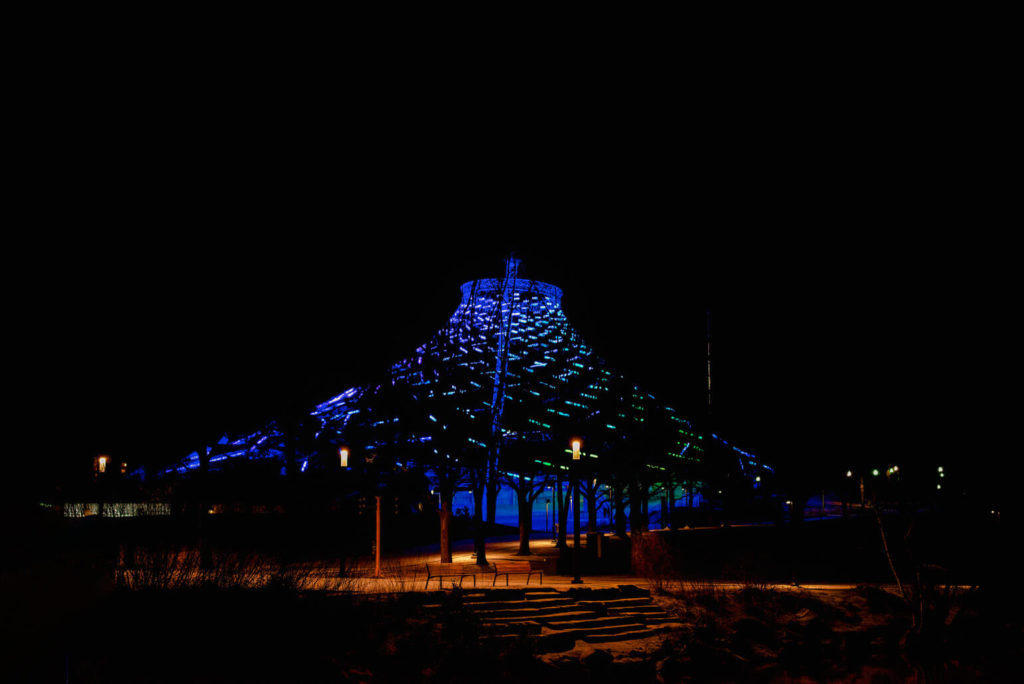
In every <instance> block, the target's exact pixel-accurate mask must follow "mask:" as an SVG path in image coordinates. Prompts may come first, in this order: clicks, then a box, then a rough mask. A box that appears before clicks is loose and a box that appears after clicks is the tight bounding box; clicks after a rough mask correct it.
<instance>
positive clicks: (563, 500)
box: [556, 475, 572, 550]
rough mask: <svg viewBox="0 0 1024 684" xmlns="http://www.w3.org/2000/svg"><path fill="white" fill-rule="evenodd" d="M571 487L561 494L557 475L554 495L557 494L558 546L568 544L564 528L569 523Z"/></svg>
mask: <svg viewBox="0 0 1024 684" xmlns="http://www.w3.org/2000/svg"><path fill="white" fill-rule="evenodd" d="M571 489H572V487H567V488H566V492H565V495H564V496H563V495H562V477H561V475H559V477H558V487H557V493H556V496H558V548H559V549H563V550H564V549H568V548H569V545H568V543H566V541H565V540H566V528H567V527H568V523H569V491H570V490H571Z"/></svg>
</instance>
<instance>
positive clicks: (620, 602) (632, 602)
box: [578, 596, 651, 608]
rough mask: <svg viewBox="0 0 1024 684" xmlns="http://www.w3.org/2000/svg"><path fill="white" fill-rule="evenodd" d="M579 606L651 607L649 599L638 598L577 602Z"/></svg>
mask: <svg viewBox="0 0 1024 684" xmlns="http://www.w3.org/2000/svg"><path fill="white" fill-rule="evenodd" d="M578 603H579V604H580V605H581V606H585V605H587V604H588V603H600V604H602V605H605V606H608V607H609V608H618V607H620V606H649V605H651V599H649V598H647V597H644V596H638V597H635V598H609V599H593V600H583V601H578Z"/></svg>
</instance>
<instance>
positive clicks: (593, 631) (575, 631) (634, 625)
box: [542, 622, 645, 639]
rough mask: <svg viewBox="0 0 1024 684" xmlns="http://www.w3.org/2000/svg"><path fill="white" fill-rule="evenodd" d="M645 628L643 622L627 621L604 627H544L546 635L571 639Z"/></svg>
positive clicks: (629, 631) (630, 632) (624, 632)
mask: <svg viewBox="0 0 1024 684" xmlns="http://www.w3.org/2000/svg"><path fill="white" fill-rule="evenodd" d="M643 629H645V627H644V625H643V623H641V622H627V623H623V624H621V625H605V626H604V627H574V628H571V629H551V628H550V627H544V630H543V632H542V633H543V634H544V635H559V634H560V635H563V636H567V637H569V638H571V639H585V638H588V637H592V636H611V635H613V634H632V633H633V632H637V631H640V630H643Z"/></svg>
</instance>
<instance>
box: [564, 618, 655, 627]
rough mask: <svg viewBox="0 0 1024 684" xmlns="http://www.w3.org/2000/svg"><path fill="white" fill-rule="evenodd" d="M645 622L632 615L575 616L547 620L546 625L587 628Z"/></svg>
mask: <svg viewBox="0 0 1024 684" xmlns="http://www.w3.org/2000/svg"><path fill="white" fill-rule="evenodd" d="M632 624H643V621H641V620H637V619H636V618H632V617H595V618H584V619H580V618H574V619H572V620H562V619H558V620H545V621H544V625H545V626H547V627H550V628H551V629H576V628H579V629H585V628H588V627H607V626H609V625H632Z"/></svg>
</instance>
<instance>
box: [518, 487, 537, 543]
mask: <svg viewBox="0 0 1024 684" xmlns="http://www.w3.org/2000/svg"><path fill="white" fill-rule="evenodd" d="M516 498H517V499H518V502H519V550H518V551H517V552H516V555H517V556H529V555H532V554H531V553H530V523H531V522H532V520H531V518H532V516H531V515H530V514H531V513H532V512H533V511H532V508H533V507H532V506H531V505H530V504H531V501H530V493H529V492H528V491H527V490H526V488H525V487H523V486H522V483H520V487H519V490H518V491H517V492H516Z"/></svg>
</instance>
